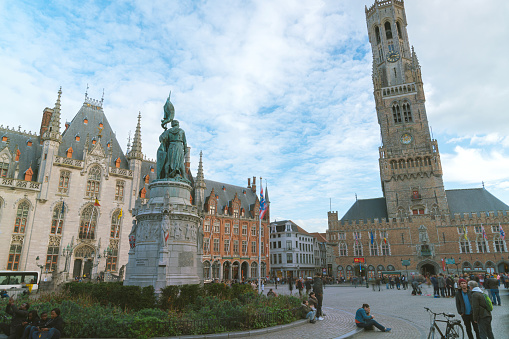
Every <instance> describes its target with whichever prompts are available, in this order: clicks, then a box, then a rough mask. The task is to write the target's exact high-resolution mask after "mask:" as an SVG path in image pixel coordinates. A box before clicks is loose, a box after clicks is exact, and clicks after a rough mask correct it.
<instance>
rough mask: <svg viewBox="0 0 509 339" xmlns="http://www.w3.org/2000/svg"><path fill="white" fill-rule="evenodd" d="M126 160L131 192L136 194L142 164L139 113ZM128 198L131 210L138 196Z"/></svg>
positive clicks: (133, 195) (139, 183) (138, 187)
mask: <svg viewBox="0 0 509 339" xmlns="http://www.w3.org/2000/svg"><path fill="white" fill-rule="evenodd" d="M127 160H128V161H129V168H130V170H131V171H133V181H132V189H131V192H138V191H139V190H140V185H141V175H142V173H141V164H142V162H143V153H142V152H141V112H139V113H138V123H137V124H136V130H135V132H134V139H133V143H132V145H131V150H130V151H129V153H128V154H127ZM129 196H130V201H129V209H133V208H134V204H135V202H136V199H137V198H138V195H137V194H136V193H135V194H130V195H129Z"/></svg>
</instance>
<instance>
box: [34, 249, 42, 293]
mask: <svg viewBox="0 0 509 339" xmlns="http://www.w3.org/2000/svg"><path fill="white" fill-rule="evenodd" d="M39 260H40V259H39V256H37V258H35V264H36V265H37V267H39V268H40V269H41V276H40V277H39V281H41V279H42V269H43V268H44V265H43V264H39ZM37 291H39V290H37Z"/></svg>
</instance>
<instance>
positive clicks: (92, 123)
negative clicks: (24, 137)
mask: <svg viewBox="0 0 509 339" xmlns="http://www.w3.org/2000/svg"><path fill="white" fill-rule="evenodd" d="M91 101H95V100H93V99H89V98H87V99H86V100H85V102H84V103H83V106H82V107H81V108H80V110H79V111H78V113H77V114H76V115H75V116H74V118H73V119H72V121H71V123H70V125H69V128H67V130H65V131H64V133H63V134H62V144H60V148H59V150H58V155H59V156H61V157H66V156H67V155H66V152H67V149H68V148H69V147H72V149H73V155H72V157H73V158H74V159H83V150H84V148H85V141H86V139H87V135H89V137H90V149H92V140H93V139H94V138H95V139H96V140H97V138H98V135H99V124H100V123H102V124H103V130H102V133H101V135H102V137H101V146H102V147H103V150H104V152H105V154H108V146H107V145H108V143H110V144H111V147H112V154H111V162H110V164H109V165H110V166H112V167H115V160H116V159H117V158H119V157H120V168H123V169H128V168H129V164H128V163H127V159H126V157H125V155H124V152H123V151H122V148H120V144H119V143H118V141H117V138H116V136H115V133H114V132H113V130H112V128H111V126H110V123H109V122H108V119H107V118H106V115H105V114H104V111H103V109H102V107H101V106H98V105H93V104H91V103H90V102H91ZM97 103H99V102H97ZM85 118H86V119H87V120H88V123H86V124H85V123H84V120H85ZM76 135H79V137H80V141H76Z"/></svg>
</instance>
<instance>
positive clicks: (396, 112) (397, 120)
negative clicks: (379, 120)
mask: <svg viewBox="0 0 509 339" xmlns="http://www.w3.org/2000/svg"><path fill="white" fill-rule="evenodd" d="M392 116H393V118H394V123H395V124H400V123H401V111H400V108H399V105H398V104H393V105H392Z"/></svg>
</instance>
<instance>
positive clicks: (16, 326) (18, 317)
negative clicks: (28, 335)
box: [0, 297, 30, 339]
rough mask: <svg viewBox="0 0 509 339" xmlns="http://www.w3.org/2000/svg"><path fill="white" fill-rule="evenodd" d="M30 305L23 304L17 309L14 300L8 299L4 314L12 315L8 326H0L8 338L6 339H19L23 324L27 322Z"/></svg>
mask: <svg viewBox="0 0 509 339" xmlns="http://www.w3.org/2000/svg"><path fill="white" fill-rule="evenodd" d="M29 308H30V305H29V304H28V303H27V302H25V303H23V304H21V305H20V306H19V308H18V307H16V305H14V299H13V298H12V297H11V298H9V302H8V303H7V306H6V307H5V313H7V314H10V315H12V320H11V323H10V324H0V329H1V330H2V331H3V332H4V333H5V335H7V336H8V339H16V338H20V337H21V335H22V334H23V329H24V326H23V323H24V322H26V321H27V318H28V309H29Z"/></svg>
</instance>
